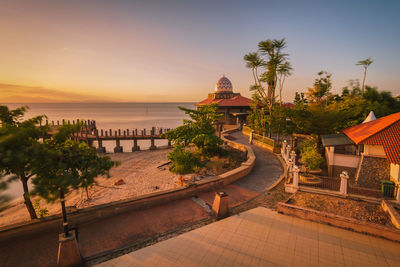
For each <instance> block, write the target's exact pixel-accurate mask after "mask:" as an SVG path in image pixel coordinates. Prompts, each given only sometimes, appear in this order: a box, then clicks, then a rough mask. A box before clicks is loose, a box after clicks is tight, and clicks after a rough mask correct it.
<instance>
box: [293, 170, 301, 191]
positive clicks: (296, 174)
mask: <svg viewBox="0 0 400 267" xmlns="http://www.w3.org/2000/svg"><path fill="white" fill-rule="evenodd" d="M299 172H300V169H299V167H298V166H297V165H294V166H293V187H295V188H298V187H299Z"/></svg>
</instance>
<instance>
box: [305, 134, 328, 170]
mask: <svg viewBox="0 0 400 267" xmlns="http://www.w3.org/2000/svg"><path fill="white" fill-rule="evenodd" d="M300 151H301V159H302V161H303V163H304V165H306V167H307V169H309V170H315V169H318V168H319V167H320V165H321V164H322V163H323V162H324V161H325V160H324V158H323V157H322V156H321V154H320V153H319V152H318V137H317V136H315V135H312V136H310V137H309V138H307V140H306V141H304V142H303V143H302V145H301V147H300Z"/></svg>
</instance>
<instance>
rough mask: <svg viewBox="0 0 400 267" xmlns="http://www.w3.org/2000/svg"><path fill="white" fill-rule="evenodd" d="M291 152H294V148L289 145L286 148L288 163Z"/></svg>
mask: <svg viewBox="0 0 400 267" xmlns="http://www.w3.org/2000/svg"><path fill="white" fill-rule="evenodd" d="M290 151H292V147H291V146H290V145H288V146H287V147H286V157H285V158H286V163H288V161H289V159H290Z"/></svg>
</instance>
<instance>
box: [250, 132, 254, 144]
mask: <svg viewBox="0 0 400 267" xmlns="http://www.w3.org/2000/svg"><path fill="white" fill-rule="evenodd" d="M253 138H254V130H251V133H250V139H249V144H253Z"/></svg>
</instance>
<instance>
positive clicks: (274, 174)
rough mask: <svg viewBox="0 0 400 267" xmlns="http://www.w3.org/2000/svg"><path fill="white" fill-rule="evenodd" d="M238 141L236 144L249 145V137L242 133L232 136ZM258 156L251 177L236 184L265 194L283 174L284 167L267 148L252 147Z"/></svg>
mask: <svg viewBox="0 0 400 267" xmlns="http://www.w3.org/2000/svg"><path fill="white" fill-rule="evenodd" d="M231 135H232V136H233V137H235V138H236V139H235V140H233V141H234V142H238V143H241V144H246V145H249V137H248V136H245V135H243V134H242V133H240V132H234V133H232V134H231ZM251 147H252V149H253V151H254V154H255V155H256V165H255V166H254V169H253V171H252V172H251V173H250V175H248V176H246V178H244V179H240V180H239V181H237V182H235V183H234V184H235V185H238V186H240V187H243V188H246V189H248V190H252V191H256V192H259V193H261V192H264V191H265V189H267V188H268V187H269V186H271V185H272V184H273V183H274V182H275V181H276V180H277V178H279V176H280V175H281V174H282V172H283V170H282V165H281V163H280V161H279V160H278V159H277V158H276V156H275V155H274V154H273V153H272V152H271V151H269V150H267V149H265V148H260V147H258V146H254V145H251Z"/></svg>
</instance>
